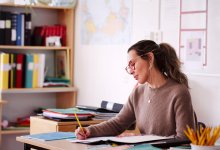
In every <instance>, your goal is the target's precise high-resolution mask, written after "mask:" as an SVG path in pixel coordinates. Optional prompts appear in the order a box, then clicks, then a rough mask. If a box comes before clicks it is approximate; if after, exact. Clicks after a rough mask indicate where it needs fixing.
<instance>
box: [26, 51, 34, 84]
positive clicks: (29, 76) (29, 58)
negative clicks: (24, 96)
mask: <svg viewBox="0 0 220 150" xmlns="http://www.w3.org/2000/svg"><path fill="white" fill-rule="evenodd" d="M25 66H26V68H25V76H26V80H25V88H32V87H33V68H34V63H33V55H32V54H26V65H25Z"/></svg>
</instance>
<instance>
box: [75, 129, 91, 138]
mask: <svg viewBox="0 0 220 150" xmlns="http://www.w3.org/2000/svg"><path fill="white" fill-rule="evenodd" d="M75 135H76V138H77V139H79V140H85V139H86V138H88V137H89V135H90V132H89V130H88V129H87V128H82V129H81V128H80V127H78V128H77V129H76V130H75Z"/></svg>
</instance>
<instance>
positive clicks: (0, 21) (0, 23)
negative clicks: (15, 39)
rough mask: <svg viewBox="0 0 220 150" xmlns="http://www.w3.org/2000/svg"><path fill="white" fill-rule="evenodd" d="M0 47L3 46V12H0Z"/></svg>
mask: <svg viewBox="0 0 220 150" xmlns="http://www.w3.org/2000/svg"><path fill="white" fill-rule="evenodd" d="M0 35H1V36H0V45H4V44H5V40H4V37H5V12H4V11H0Z"/></svg>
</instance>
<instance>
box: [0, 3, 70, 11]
mask: <svg viewBox="0 0 220 150" xmlns="http://www.w3.org/2000/svg"><path fill="white" fill-rule="evenodd" d="M0 6H7V7H21V8H22V7H27V8H42V9H62V10H63V9H74V8H73V7H60V6H46V5H18V4H14V3H1V4H0Z"/></svg>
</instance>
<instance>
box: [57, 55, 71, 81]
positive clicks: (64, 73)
mask: <svg viewBox="0 0 220 150" xmlns="http://www.w3.org/2000/svg"><path fill="white" fill-rule="evenodd" d="M68 65H69V63H68V57H67V51H56V54H55V72H56V77H58V78H67V79H69V70H68V68H69V66H68Z"/></svg>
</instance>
